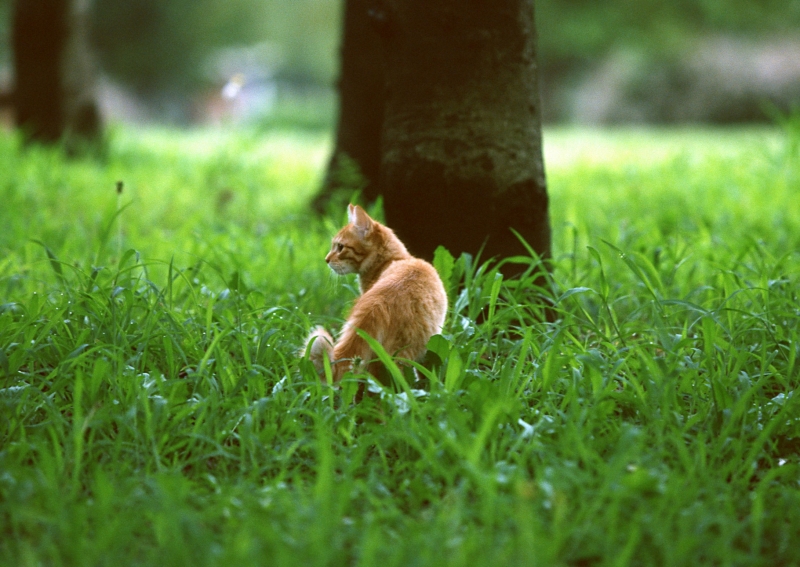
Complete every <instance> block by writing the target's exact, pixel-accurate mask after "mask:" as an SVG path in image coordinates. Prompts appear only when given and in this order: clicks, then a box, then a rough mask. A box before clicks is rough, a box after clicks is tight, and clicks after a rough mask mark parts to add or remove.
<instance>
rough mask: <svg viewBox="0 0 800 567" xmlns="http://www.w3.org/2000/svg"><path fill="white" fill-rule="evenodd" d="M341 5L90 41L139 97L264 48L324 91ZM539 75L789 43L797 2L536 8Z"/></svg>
mask: <svg viewBox="0 0 800 567" xmlns="http://www.w3.org/2000/svg"><path fill="white" fill-rule="evenodd" d="M343 2H344V0H290V1H286V0H136V1H134V2H131V1H130V0H95V2H94V21H93V40H94V42H95V45H96V46H97V52H98V58H99V60H100V61H101V63H102V65H103V67H104V69H105V70H106V72H107V73H109V74H110V75H112V76H113V77H114V78H116V79H117V80H119V81H121V82H123V83H125V84H127V85H128V86H130V87H133V88H134V89H136V90H137V91H138V92H139V93H142V94H148V93H154V92H164V91H167V92H173V93H175V92H177V93H180V92H188V91H190V90H192V89H193V88H194V87H196V86H197V85H198V84H200V83H201V82H202V81H207V80H208V61H209V58H210V57H211V56H212V55H213V54H214V53H215V52H216V51H217V50H218V49H220V48H222V47H227V46H241V45H253V44H256V43H266V44H268V45H269V46H270V49H271V50H272V51H273V52H274V55H275V57H274V61H273V65H274V67H275V68H274V69H273V72H274V73H275V75H276V76H277V78H280V79H284V80H288V81H290V82H293V83H306V84H309V83H312V84H322V85H330V84H332V82H333V80H334V78H335V76H336V72H337V67H338V61H337V59H338V43H339V33H340V29H339V26H340V12H341V9H342V4H343ZM12 4H13V1H12V0H0V66H2V65H3V62H4V61H5V62H6V63H10V57H9V45H8V44H9V39H10V30H9V19H10V13H11V9H10V7H11V5H12ZM536 9H537V19H538V27H539V36H540V47H541V59H542V64H543V67H544V69H545V72H547V73H554V72H555V73H559V72H563V71H568V70H569V69H571V68H574V67H575V66H576V65H577V66H581V65H582V64H583V63H588V62H590V61H592V60H594V59H596V58H598V57H601V56H603V55H604V54H606V53H608V52H609V51H611V50H613V49H617V48H625V49H631V50H634V51H638V52H640V53H644V54H645V55H649V56H651V57H663V56H669V55H670V54H678V53H679V52H681V51H682V50H685V49H686V48H691V44H692V41H693V40H695V39H697V38H700V37H703V36H707V35H710V34H712V35H723V34H725V35H737V36H749V37H754V36H755V37H772V36H776V35H778V36H780V35H796V34H797V30H798V29H800V0H725V1H724V2H723V1H720V0H673V1H671V2H661V1H660V0H607V1H606V2H596V1H595V0H536Z"/></svg>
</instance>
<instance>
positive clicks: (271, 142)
mask: <svg viewBox="0 0 800 567" xmlns="http://www.w3.org/2000/svg"><path fill="white" fill-rule="evenodd" d="M798 137H800V132H798V131H797V130H796V129H793V127H792V126H791V122H787V124H786V125H785V128H784V131H778V130H777V129H768V130H736V131H730V132H728V131H719V130H714V131H704V130H679V131H672V132H669V131H667V132H665V131H648V130H643V131H630V130H628V131H619V132H591V131H582V130H576V131H553V132H547V133H546V136H545V141H546V161H547V165H548V179H549V182H550V194H551V202H552V217H553V218H552V224H553V227H554V241H555V250H554V253H555V254H554V256H555V258H554V263H553V272H552V276H551V277H550V278H549V279H548V281H547V284H546V285H545V286H544V287H537V286H536V285H535V282H537V281H538V280H537V279H536V276H537V274H536V272H535V271H534V265H533V263H532V262H529V263H530V265H531V268H530V269H529V270H528V271H527V272H526V273H525V275H523V276H522V277H520V278H519V279H516V280H510V281H504V280H503V278H502V276H501V275H500V274H499V273H498V271H497V265H496V264H493V263H488V264H487V263H483V262H481V261H476V260H475V259H473V258H470V257H467V256H464V257H461V258H452V257H451V256H450V255H449V254H447V253H446V252H444V251H442V252H440V253H439V255H438V256H437V260H436V266H437V268H438V269H439V270H440V273H442V275H443V277H444V279H445V281H446V284H447V286H448V290H449V293H450V295H451V309H450V313H449V315H448V322H447V325H446V328H445V330H444V332H443V334H442V336H441V337H437V338H435V339H434V340H433V341H432V342H431V345H430V350H431V354H430V356H429V359H428V361H427V362H426V363H425V365H424V366H420V367H419V369H418V373H419V376H420V377H421V379H420V381H419V382H414V381H413V380H411V377H409V376H408V375H404V374H403V372H402V371H401V370H400V368H398V367H393V366H392V363H391V360H389V363H390V364H389V369H390V371H391V373H392V374H393V375H394V376H395V384H394V385H392V386H388V387H387V386H383V385H381V384H380V383H377V382H374V381H371V382H370V383H369V389H370V390H371V393H370V394H369V395H367V396H365V397H364V399H363V400H362V401H361V402H360V403H353V398H354V395H355V393H356V389H357V386H358V384H357V383H358V382H363V381H364V380H366V377H364V376H355V377H352V378H349V379H346V380H345V381H344V383H343V384H342V386H341V388H339V389H338V390H330V389H329V388H327V387H326V386H323V385H321V384H320V383H319V381H318V380H317V379H316V377H315V376H314V373H313V369H312V368H311V367H310V365H309V364H308V362H307V361H303V360H300V359H298V358H297V356H296V351H297V349H298V347H299V346H300V345H301V343H302V339H303V336H304V334H305V333H306V332H307V330H308V328H309V327H310V326H311V325H312V324H317V323H325V324H326V325H328V326H334V327H335V326H336V325H338V324H339V322H340V321H341V319H342V317H343V315H344V314H345V312H346V308H347V305H348V303H349V302H350V301H352V298H353V297H354V295H355V293H356V291H355V285H354V282H353V280H351V279H345V278H340V279H334V278H333V277H332V276H331V275H330V274H329V272H328V270H327V267H326V266H325V264H324V262H323V261H322V258H323V256H324V252H325V250H326V249H327V247H328V241H329V238H330V236H331V235H332V234H333V233H334V231H335V230H336V229H337V227H338V226H339V225H340V223H341V222H342V221H343V220H344V211H342V214H341V215H334V216H331V217H329V218H325V219H321V220H319V219H316V218H314V217H312V216H310V215H309V214H308V213H307V212H306V210H305V208H304V204H305V203H306V202H307V200H308V199H309V198H310V196H311V194H312V193H313V191H314V189H315V187H316V184H317V182H318V179H319V175H320V171H321V167H322V165H323V163H324V159H325V153H326V149H327V140H326V139H325V138H324V137H320V136H316V135H314V134H309V133H306V134H291V133H283V134H262V135H259V136H256V135H247V134H246V133H245V134H241V133H237V134H234V133H231V132H218V131H215V132H200V133H179V132H172V131H144V132H134V131H131V130H126V129H120V130H118V131H116V132H114V133H112V135H111V139H110V145H109V150H108V155H107V156H106V157H105V160H104V161H102V162H101V161H91V160H87V161H66V160H64V159H63V157H62V156H61V154H60V153H59V152H58V151H54V150H44V149H40V148H27V149H23V148H22V147H21V146H20V144H19V141H18V140H17V139H16V138H15V137H13V136H10V135H8V134H4V135H2V136H0V170H2V171H4V172H6V173H4V174H3V177H2V178H0V200H1V201H2V202H3V203H4V206H3V207H2V209H0V226H3V230H2V231H0V250H1V251H2V252H0V254H1V257H2V259H1V260H0V294H2V295H0V303H1V305H0V376H3V384H2V389H0V413H1V414H2V415H1V417H0V424H2V425H1V426H0V439H1V441H0V534H2V537H0V563H2V564H9V565H41V564H45V565H62V564H63V565H106V564H108V565H119V564H129V565H139V564H158V565H172V564H192V565H220V564H237V565H238V564H242V565H282V564H287V565H345V564H347V565H349V564H353V565H365V566H366V565H376V564H380V565H382V566H390V565H404V566H405V565H410V564H416V565H522V564H524V565H576V566H577V565H649V564H654V565H687V564H714V565H777V564H792V563H797V562H800V552H798V549H800V547H798V546H797V539H798V536H800V491H799V489H800V486H799V484H798V483H799V482H800V457H798V451H799V450H800V417H798V416H800V407H798V396H797V395H796V394H795V390H796V388H797V386H798V361H797V359H798V354H800V353H799V352H798V350H800V347H798V327H799V325H798V320H800V312H799V309H800V308H798V297H797V290H798V279H799V278H798V273H799V271H800V258H799V257H798V249H800V246H799V245H800V199H797V198H796V193H797V191H798V189H800V167H799V165H800V155H798V154H797V147H798V146H797V139H798ZM120 180H121V181H123V182H124V191H123V193H122V197H120V200H119V203H118V198H117V196H116V193H115V187H116V182H117V181H120ZM120 229H121V230H120ZM120 235H121V236H120ZM517 261H521V262H525V260H524V259H517ZM523 266H524V265H523ZM542 298H547V300H548V301H549V303H550V304H551V305H552V311H553V314H554V315H555V317H552V318H551V319H552V321H551V322H548V319H547V318H546V317H543V316H542V315H543V314H542V313H541V309H542V307H541V305H542ZM382 354H385V353H382Z"/></svg>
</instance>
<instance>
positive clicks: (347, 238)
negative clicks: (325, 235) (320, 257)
mask: <svg viewBox="0 0 800 567" xmlns="http://www.w3.org/2000/svg"><path fill="white" fill-rule="evenodd" d="M347 218H348V220H349V221H350V222H349V223H348V224H347V225H345V227H344V228H342V230H340V231H339V233H338V234H337V235H336V236H334V237H333V241H332V242H331V251H330V252H328V255H327V256H325V261H326V262H327V263H328V266H330V268H331V269H332V270H333V271H334V272H336V273H337V274H339V275H344V274H353V273H360V271H361V268H362V264H363V263H364V261H365V260H366V259H367V258H369V257H370V256H371V255H372V253H373V252H374V251H375V250H376V248H377V246H378V244H379V242H378V241H379V240H380V234H378V233H379V231H378V230H377V228H378V227H379V226H380V225H379V223H378V222H377V221H374V220H372V219H371V218H370V216H369V215H368V214H367V213H366V211H365V210H364V209H362V208H361V207H359V206H358V205H348V206H347Z"/></svg>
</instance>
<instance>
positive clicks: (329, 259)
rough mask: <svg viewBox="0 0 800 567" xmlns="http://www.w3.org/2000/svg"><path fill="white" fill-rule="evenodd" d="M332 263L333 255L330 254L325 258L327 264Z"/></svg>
mask: <svg viewBox="0 0 800 567" xmlns="http://www.w3.org/2000/svg"><path fill="white" fill-rule="evenodd" d="M330 262H331V253H330V252H328V255H327V256H325V263H327V264H330Z"/></svg>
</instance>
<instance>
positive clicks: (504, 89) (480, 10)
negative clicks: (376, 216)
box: [381, 0, 550, 259]
mask: <svg viewBox="0 0 800 567" xmlns="http://www.w3.org/2000/svg"><path fill="white" fill-rule="evenodd" d="M386 6H387V13H386V19H387V25H386V26H387V27H386V30H387V31H386V33H385V34H382V36H383V46H384V55H385V62H386V67H385V76H386V87H387V98H386V106H385V112H384V122H383V134H382V163H381V193H382V194H383V196H384V209H385V212H386V220H387V224H388V225H389V226H390V227H392V229H394V230H395V232H396V233H397V234H398V236H399V237H400V238H401V239H402V240H403V242H405V244H406V245H407V247H408V248H409V250H410V251H411V252H412V253H414V254H416V255H420V256H422V257H424V258H431V257H432V256H433V252H434V250H435V249H436V247H437V246H438V245H440V244H441V245H444V246H445V247H446V248H448V249H449V250H450V252H451V253H453V254H454V255H456V256H457V255H459V254H460V253H461V252H468V253H470V254H473V255H475V254H477V253H478V252H479V251H480V250H481V249H482V247H483V251H482V258H483V259H488V258H491V257H508V256H513V255H520V254H521V255H525V254H526V249H525V247H524V246H523V244H522V243H520V241H519V240H518V238H517V237H516V236H515V235H514V233H513V232H512V231H511V229H514V230H515V231H517V232H518V233H519V234H520V235H521V236H522V237H523V238H524V239H525V240H526V241H527V243H528V244H529V245H530V246H531V247H532V248H533V249H534V250H535V251H536V252H537V253H538V254H539V255H540V256H541V257H542V258H548V257H549V256H550V224H549V220H548V198H547V190H546V184H545V176H544V166H543V161H542V143H541V120H540V112H541V109H540V104H539V85H538V77H537V72H538V69H537V53H536V29H535V24H534V6H533V0H438V1H437V2H430V1H429V0H387V1H386Z"/></svg>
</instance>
